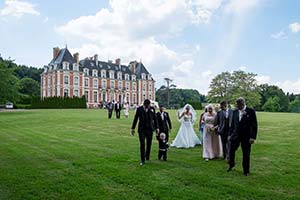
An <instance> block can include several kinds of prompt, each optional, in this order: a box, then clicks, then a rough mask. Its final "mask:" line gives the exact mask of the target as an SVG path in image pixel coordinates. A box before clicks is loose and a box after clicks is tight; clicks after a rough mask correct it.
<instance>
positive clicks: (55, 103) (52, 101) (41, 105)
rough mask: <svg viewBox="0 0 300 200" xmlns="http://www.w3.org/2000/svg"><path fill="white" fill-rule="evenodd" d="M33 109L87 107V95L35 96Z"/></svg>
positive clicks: (32, 104)
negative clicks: (41, 97)
mask: <svg viewBox="0 0 300 200" xmlns="http://www.w3.org/2000/svg"><path fill="white" fill-rule="evenodd" d="M31 108H32V109H45V108H86V99H85V96H82V97H45V98H43V99H40V98H34V99H32V103H31Z"/></svg>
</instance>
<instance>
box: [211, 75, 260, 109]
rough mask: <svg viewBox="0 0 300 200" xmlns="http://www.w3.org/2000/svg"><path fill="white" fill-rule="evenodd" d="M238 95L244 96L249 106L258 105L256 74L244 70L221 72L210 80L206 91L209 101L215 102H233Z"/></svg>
mask: <svg viewBox="0 0 300 200" xmlns="http://www.w3.org/2000/svg"><path fill="white" fill-rule="evenodd" d="M238 97H244V98H245V99H246V101H247V105H249V106H251V107H257V106H258V105H259V103H260V94H259V90H258V84H257V81H256V74H253V73H246V72H244V71H235V72H233V73H229V72H223V73H221V74H219V75H217V76H216V77H215V78H214V79H213V80H212V82H211V84H210V90H209V92H208V100H209V102H211V103H217V102H220V101H222V100H227V101H229V102H230V103H234V102H235V100H236V99H237V98H238Z"/></svg>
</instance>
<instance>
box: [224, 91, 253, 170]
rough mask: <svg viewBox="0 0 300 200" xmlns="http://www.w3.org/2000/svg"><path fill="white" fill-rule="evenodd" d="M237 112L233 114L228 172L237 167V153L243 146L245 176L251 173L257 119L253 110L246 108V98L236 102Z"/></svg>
mask: <svg viewBox="0 0 300 200" xmlns="http://www.w3.org/2000/svg"><path fill="white" fill-rule="evenodd" d="M236 106H237V110H235V111H234V112H233V121H232V126H231V135H230V147H229V167H228V169H227V171H228V172H230V171H231V170H232V168H233V167H234V166H235V152H236V150H237V149H238V147H239V146H240V144H241V147H242V152H243V171H244V175H245V176H248V175H249V173H250V152H251V145H252V144H253V143H254V142H255V140H256V136H257V129H258V126H257V118H256V113H255V111H254V110H253V109H252V108H249V107H247V106H246V101H245V99H244V98H242V97H240V98H238V99H237V100H236Z"/></svg>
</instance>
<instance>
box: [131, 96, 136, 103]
mask: <svg viewBox="0 0 300 200" xmlns="http://www.w3.org/2000/svg"><path fill="white" fill-rule="evenodd" d="M132 101H133V103H134V104H136V94H133V99H132Z"/></svg>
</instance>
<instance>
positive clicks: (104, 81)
mask: <svg viewBox="0 0 300 200" xmlns="http://www.w3.org/2000/svg"><path fill="white" fill-rule="evenodd" d="M102 88H103V89H106V88H107V81H106V80H105V79H103V80H102Z"/></svg>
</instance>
